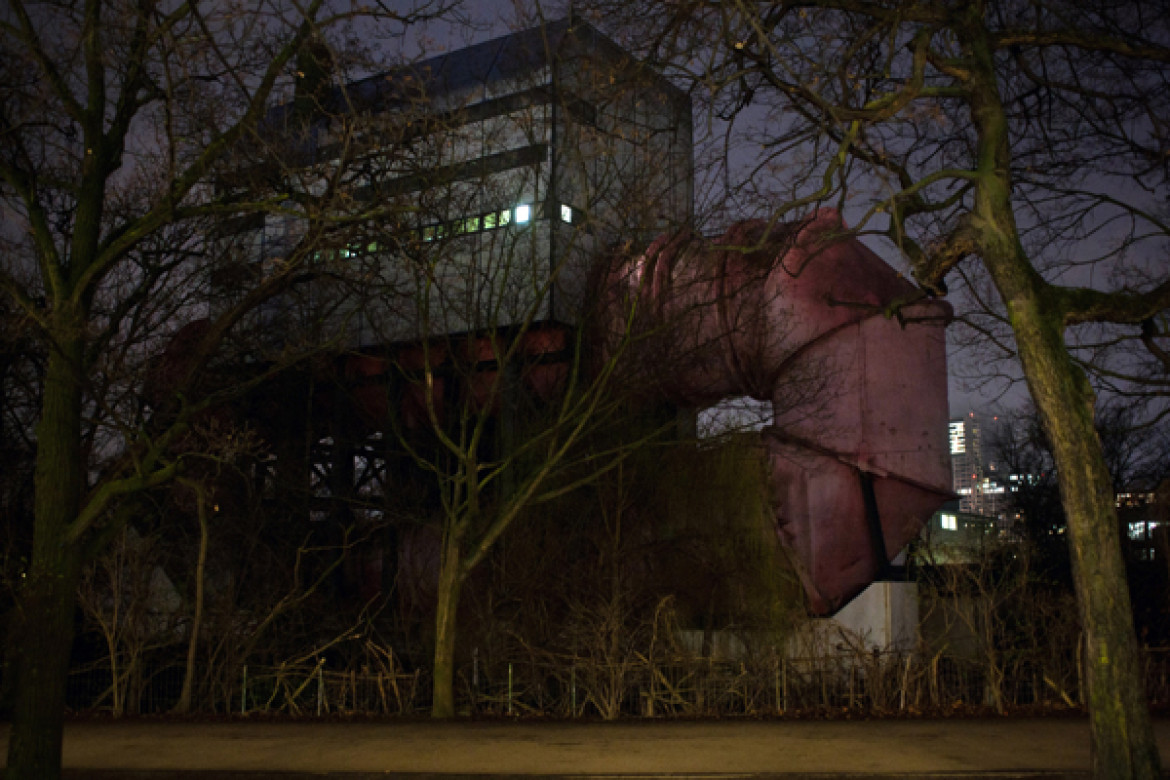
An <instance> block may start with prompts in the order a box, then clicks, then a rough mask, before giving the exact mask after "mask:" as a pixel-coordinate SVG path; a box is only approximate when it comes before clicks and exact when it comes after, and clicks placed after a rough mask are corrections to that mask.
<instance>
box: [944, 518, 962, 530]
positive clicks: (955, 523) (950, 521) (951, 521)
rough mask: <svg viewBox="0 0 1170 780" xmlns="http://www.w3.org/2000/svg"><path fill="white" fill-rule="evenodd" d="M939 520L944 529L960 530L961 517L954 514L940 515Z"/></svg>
mask: <svg viewBox="0 0 1170 780" xmlns="http://www.w3.org/2000/svg"><path fill="white" fill-rule="evenodd" d="M939 521H940V522H941V524H942V529H943V530H944V531H958V530H959V519H958V518H957V517H955V516H954V515H939Z"/></svg>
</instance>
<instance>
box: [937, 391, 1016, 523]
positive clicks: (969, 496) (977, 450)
mask: <svg viewBox="0 0 1170 780" xmlns="http://www.w3.org/2000/svg"><path fill="white" fill-rule="evenodd" d="M950 443H951V474H952V484H951V487H952V489H953V490H954V491H955V492H956V493H958V494H959V511H960V512H967V513H971V514H976V515H983V516H985V517H998V516H999V514H1000V513H1001V512H1002V511H1003V510H1004V508H1005V507H1004V504H1005V501H1004V499H1005V496H1006V491H1005V490H1004V487H1003V484H1002V483H1001V482H1000V481H999V478H998V477H999V475H998V474H995V473H992V472H994V471H995V467H994V465H992V466H991V467H990V468H989V467H988V465H987V461H986V460H985V459H984V457H983V432H982V429H981V427H980V424H979V419H978V418H977V417H976V415H975V413H974V412H971V413H969V414H968V415H967V416H966V417H960V418H958V419H954V420H951V422H950Z"/></svg>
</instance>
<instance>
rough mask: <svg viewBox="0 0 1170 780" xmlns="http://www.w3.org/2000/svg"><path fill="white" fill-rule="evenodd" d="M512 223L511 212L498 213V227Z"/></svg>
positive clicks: (505, 210)
mask: <svg viewBox="0 0 1170 780" xmlns="http://www.w3.org/2000/svg"><path fill="white" fill-rule="evenodd" d="M511 221H512V212H511V210H510V209H504V210H503V211H501V212H500V227H503V226H504V225H507V224H508V223H509V222H511Z"/></svg>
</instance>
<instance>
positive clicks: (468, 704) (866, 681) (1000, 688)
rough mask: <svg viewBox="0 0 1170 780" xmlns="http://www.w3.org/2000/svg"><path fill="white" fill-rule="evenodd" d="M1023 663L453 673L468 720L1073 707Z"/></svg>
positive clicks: (150, 690)
mask: <svg viewBox="0 0 1170 780" xmlns="http://www.w3.org/2000/svg"><path fill="white" fill-rule="evenodd" d="M1068 667H1069V664H1068V663H1067V662H1056V661H1052V660H1051V659H1045V658H1039V657H1030V656H1027V655H1021V656H1017V657H1010V658H1006V659H1005V660H1002V661H999V662H998V663H995V664H992V663H989V662H987V661H986V660H984V661H976V660H973V659H970V658H956V657H951V656H947V655H944V654H937V655H933V656H931V655H928V654H925V653H843V654H830V655H822V656H816V657H805V658H785V657H780V656H775V655H773V656H770V657H764V658H760V659H756V660H753V661H722V660H714V659H709V658H699V657H694V656H680V657H676V658H659V659H653V660H651V659H647V658H644V657H642V656H638V657H635V658H632V659H630V660H629V661H627V662H623V663H620V664H598V663H593V662H592V661H590V660H588V659H585V658H571V657H570V658H565V659H559V660H558V661H556V662H548V661H538V660H531V659H529V660H516V661H510V662H509V661H501V662H495V663H482V662H480V661H479V660H478V659H477V660H476V662H475V663H474V664H469V665H467V666H465V667H462V668H461V669H459V671H458V673H457V675H456V679H457V685H456V697H457V706H458V709H459V711H460V712H462V713H466V714H472V713H475V714H496V715H509V714H511V715H524V714H541V715H551V716H559V717H583V716H586V717H603V718H616V717H638V716H655V717H658V716H689V717H697V716H713V715H736V714H740V715H768V714H776V715H779V714H792V713H813V712H816V713H847V712H852V713H859V714H862V713H864V714H882V713H895V712H911V713H913V712H937V711H944V710H953V709H955V708H956V707H988V708H995V709H998V710H1001V711H1007V710H1011V709H1019V708H1025V707H1078V706H1081V705H1082V704H1083V702H1084V697H1085V691H1084V682H1083V679H1082V675H1081V673H1080V671H1079V669H1078V668H1076V667H1074V668H1068ZM1142 668H1143V672H1144V676H1145V683H1146V691H1147V696H1148V698H1149V700H1150V702H1151V704H1153V705H1156V706H1170V648H1151V649H1146V650H1144V651H1143V656H1142ZM183 671H184V670H183V669H181V668H179V667H162V668H155V669H144V670H142V671H140V672H137V673H136V676H135V678H134V681H133V684H129V685H127V684H125V683H123V690H122V692H121V695H120V700H121V704H120V706H119V709H120V710H121V711H122V712H127V713H162V712H167V711H169V710H170V709H171V708H173V707H174V705H175V703H176V702H177V701H178V699H179V694H180V691H181V688H182V682H183V677H184V674H183ZM112 693H113V687H112V685H111V677H110V672H109V670H108V669H104V668H101V667H95V668H90V669H88V670H86V671H84V672H78V673H75V674H74V675H72V676H71V679H70V685H69V689H68V702H69V706H70V707H71V709H73V710H75V711H95V710H107V711H109V710H112V709H113V707H114V697H113V695H112ZM430 697H431V680H430V675H429V673H428V671H427V670H426V669H422V668H418V669H414V670H409V671H406V670H396V671H393V672H386V671H372V670H370V669H369V668H346V669H331V668H328V666H327V664H326V663H325V662H323V661H320V662H317V663H315V664H314V663H309V664H297V665H282V666H268V665H263V666H262V665H257V664H249V665H246V666H243V667H241V668H240V669H239V674H238V676H237V680H236V682H235V683H234V684H232V685H231V686H228V687H227V688H225V689H224V690H222V691H220V692H219V695H218V696H216V697H209V696H204V697H202V699H201V698H199V697H196V699H195V700H194V701H193V709H194V710H195V711H200V712H220V713H224V712H229V711H230V712H235V713H258V712H260V713H273V714H276V713H283V714H289V715H298V716H316V715H321V716H324V715H336V714H344V715H355V714H357V715H373V716H394V715H412V714H421V713H425V712H426V711H427V710H428V709H429V707H430V703H431V702H430Z"/></svg>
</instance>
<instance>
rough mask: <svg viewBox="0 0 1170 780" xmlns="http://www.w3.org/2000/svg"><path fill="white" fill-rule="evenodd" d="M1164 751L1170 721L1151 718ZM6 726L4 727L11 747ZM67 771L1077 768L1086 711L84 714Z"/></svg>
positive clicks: (977, 772) (243, 773)
mask: <svg viewBox="0 0 1170 780" xmlns="http://www.w3.org/2000/svg"><path fill="white" fill-rule="evenodd" d="M1155 730H1156V734H1157V738H1158V745H1159V750H1160V751H1161V755H1162V757H1163V761H1164V762H1167V763H1170V720H1167V719H1159V720H1156V721H1155ZM7 743H8V727H7V726H6V725H5V726H0V748H3V750H4V753H3V754H0V755H4V754H6V753H7ZM64 764H65V767H66V768H67V769H68V770H70V771H69V772H67V773H66V776H67V777H72V778H101V779H102V780H114V779H115V778H119V779H120V778H135V779H136V780H137V779H140V780H152V779H154V778H160V779H161V778H168V779H169V778H206V777H216V778H228V777H231V778H256V779H259V778H295V777H304V778H307V777H316V778H324V777H338V778H347V780H351V779H353V778H366V777H375V776H377V777H383V778H385V777H388V776H389V777H394V776H396V775H397V776H400V777H415V778H423V777H430V776H436V775H440V776H444V777H446V778H448V779H449V778H452V777H475V776H485V775H494V776H518V775H527V776H541V775H543V776H576V777H582V776H593V777H598V776H606V777H608V778H615V777H630V776H637V777H647V776H653V775H669V776H672V777H675V778H678V777H695V776H705V777H756V778H762V777H784V778H794V777H819V778H830V777H904V776H908V775H912V776H917V777H936V776H945V777H948V778H959V777H979V776H995V777H1001V778H1002V777H1084V776H1086V774H1085V773H1086V772H1087V770H1088V767H1089V725H1088V720H1087V719H1085V718H1073V717H1061V718H995V719H993V718H975V719H969V718H954V719H940V720H863V721H750V720H718V721H622V722H616V723H579V722H577V723H566V722H548V721H543V722H542V721H535V722H534V721H513V722H499V721H491V722H483V721H477V722H452V723H432V722H418V721H383V722H370V721H353V722H336V721H333V722H303V721H302V722H272V721H265V722H249V721H245V720H241V721H230V722H218V723H217V722H212V723H190V722H166V721H149V720H146V721H143V720H126V721H88V722H74V723H70V724H68V725H67V726H66V729H65V748H64Z"/></svg>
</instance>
